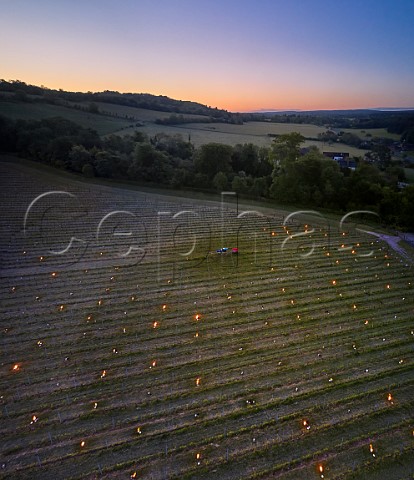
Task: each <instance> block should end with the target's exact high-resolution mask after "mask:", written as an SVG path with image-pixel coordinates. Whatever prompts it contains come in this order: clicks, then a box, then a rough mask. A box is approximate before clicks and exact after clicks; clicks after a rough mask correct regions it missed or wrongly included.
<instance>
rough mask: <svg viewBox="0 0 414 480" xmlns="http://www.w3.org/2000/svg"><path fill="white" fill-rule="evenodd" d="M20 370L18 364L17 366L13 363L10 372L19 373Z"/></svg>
mask: <svg viewBox="0 0 414 480" xmlns="http://www.w3.org/2000/svg"><path fill="white" fill-rule="evenodd" d="M20 368H21V367H20V364H19V363H15V364H14V365H13V368H12V371H13V372H19V371H20Z"/></svg>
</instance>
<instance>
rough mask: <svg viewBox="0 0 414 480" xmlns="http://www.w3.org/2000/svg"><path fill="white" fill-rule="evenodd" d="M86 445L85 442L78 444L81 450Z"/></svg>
mask: <svg viewBox="0 0 414 480" xmlns="http://www.w3.org/2000/svg"><path fill="white" fill-rule="evenodd" d="M85 445H86V443H85V440H82V441H81V443H80V446H81V448H83V447H84V446H85Z"/></svg>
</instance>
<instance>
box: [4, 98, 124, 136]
mask: <svg viewBox="0 0 414 480" xmlns="http://www.w3.org/2000/svg"><path fill="white" fill-rule="evenodd" d="M0 115H4V116H6V117H9V118H12V119H14V120H17V119H23V120H41V119H43V118H50V117H63V118H66V119H68V120H71V121H72V122H75V123H78V124H79V125H81V126H82V127H85V128H92V129H94V130H96V131H97V132H98V133H99V134H100V135H106V134H108V133H115V132H118V131H120V130H121V129H123V128H126V127H129V126H130V125H131V121H130V120H125V119H122V118H114V117H109V116H104V115H97V114H93V113H88V112H83V111H81V110H76V109H74V108H67V107H63V106H60V105H50V104H45V103H13V102H0Z"/></svg>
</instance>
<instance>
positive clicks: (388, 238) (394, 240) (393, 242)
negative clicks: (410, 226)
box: [366, 231, 414, 264]
mask: <svg viewBox="0 0 414 480" xmlns="http://www.w3.org/2000/svg"><path fill="white" fill-rule="evenodd" d="M366 233H369V234H370V235H375V236H376V237H378V238H379V239H381V240H383V241H384V242H387V244H388V245H389V246H390V247H391V248H392V249H393V250H394V251H395V252H397V253H398V254H399V255H400V256H401V257H403V258H404V259H405V260H407V261H408V262H409V263H411V264H414V262H413V259H412V258H411V256H410V255H409V254H408V253H407V251H406V250H405V249H404V248H403V247H402V246H401V245H400V244H399V242H400V240H401V238H400V237H399V236H396V235H384V234H382V233H376V232H368V231H367V232H366Z"/></svg>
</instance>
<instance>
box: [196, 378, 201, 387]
mask: <svg viewBox="0 0 414 480" xmlns="http://www.w3.org/2000/svg"><path fill="white" fill-rule="evenodd" d="M200 382H201V378H200V377H197V378H196V386H197V387H198V386H199V385H200Z"/></svg>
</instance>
